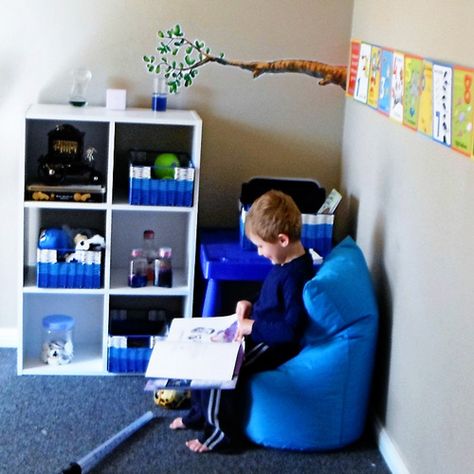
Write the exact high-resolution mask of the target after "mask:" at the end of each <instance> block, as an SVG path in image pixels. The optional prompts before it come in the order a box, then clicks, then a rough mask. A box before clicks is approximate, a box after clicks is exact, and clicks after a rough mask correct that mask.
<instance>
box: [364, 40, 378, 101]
mask: <svg viewBox="0 0 474 474" xmlns="http://www.w3.org/2000/svg"><path fill="white" fill-rule="evenodd" d="M381 56H382V49H381V48H378V47H377V46H372V52H371V54H370V73H369V92H368V95H367V104H368V105H370V106H371V107H374V108H377V104H378V100H379V85H380V59H381Z"/></svg>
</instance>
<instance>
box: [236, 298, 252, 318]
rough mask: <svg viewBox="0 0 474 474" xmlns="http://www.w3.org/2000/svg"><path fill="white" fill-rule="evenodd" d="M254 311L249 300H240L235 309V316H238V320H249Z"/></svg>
mask: <svg viewBox="0 0 474 474" xmlns="http://www.w3.org/2000/svg"><path fill="white" fill-rule="evenodd" d="M251 311H252V303H251V302H250V301H247V300H240V301H239V302H237V306H236V307H235V314H236V315H237V319H238V320H241V319H247V318H248V317H249V316H250V313H251Z"/></svg>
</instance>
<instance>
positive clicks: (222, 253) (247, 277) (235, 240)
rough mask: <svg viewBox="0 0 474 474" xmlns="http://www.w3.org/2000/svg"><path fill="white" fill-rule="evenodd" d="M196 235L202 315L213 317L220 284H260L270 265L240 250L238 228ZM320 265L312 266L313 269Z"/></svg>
mask: <svg viewBox="0 0 474 474" xmlns="http://www.w3.org/2000/svg"><path fill="white" fill-rule="evenodd" d="M200 236H201V246H200V260H201V267H202V274H203V276H204V279H205V280H207V288H206V292H205V295H204V304H203V308H202V316H204V317H205V316H216V315H217V314H218V313H219V311H220V309H221V288H220V286H221V285H220V283H221V281H263V280H264V279H265V277H266V276H267V274H268V272H269V271H270V269H271V268H272V263H271V262H270V260H268V259H266V258H265V257H261V256H260V255H258V253H257V250H256V249H255V250H248V249H243V248H242V246H241V244H240V237H239V230H238V229H235V230H234V229H214V230H203V231H201V234H200ZM320 266H321V265H320V264H317V263H315V265H314V268H315V270H316V271H317V270H318V269H319V267H320Z"/></svg>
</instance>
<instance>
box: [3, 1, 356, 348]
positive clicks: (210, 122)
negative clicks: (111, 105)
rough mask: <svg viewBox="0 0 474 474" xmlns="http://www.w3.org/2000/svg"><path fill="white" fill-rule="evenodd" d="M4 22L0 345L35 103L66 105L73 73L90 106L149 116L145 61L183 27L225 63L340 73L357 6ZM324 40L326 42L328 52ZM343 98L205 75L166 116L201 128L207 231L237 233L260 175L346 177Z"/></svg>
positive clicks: (333, 89)
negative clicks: (117, 105) (233, 229)
mask: <svg viewBox="0 0 474 474" xmlns="http://www.w3.org/2000/svg"><path fill="white" fill-rule="evenodd" d="M6 3H8V8H3V9H2V14H1V15H0V31H1V38H2V41H0V134H1V138H2V139H1V142H0V143H1V145H0V150H1V160H2V172H1V173H0V185H1V189H3V190H4V193H3V196H2V200H1V204H0V206H1V211H0V212H1V216H2V221H3V222H4V223H5V228H4V231H3V232H1V233H0V248H1V249H2V251H3V261H2V265H1V266H0V285H1V288H2V291H1V292H0V328H1V330H0V345H2V343H3V344H5V343H8V341H7V340H11V339H12V338H13V340H14V332H15V327H16V324H17V323H16V318H17V315H16V312H17V304H16V301H17V292H16V286H17V285H16V281H17V277H18V273H19V262H18V260H19V259H18V254H19V248H20V247H19V245H20V243H19V238H18V236H19V232H20V225H21V223H20V222H19V218H18V215H19V204H20V200H21V195H22V192H23V189H22V177H21V176H20V162H21V159H22V154H23V133H24V120H23V117H24V112H25V110H26V108H27V106H28V104H30V103H36V102H43V103H66V102H67V99H68V94H69V89H70V86H71V79H70V76H69V72H70V70H71V69H72V68H74V67H77V66H82V65H84V66H87V67H88V68H90V69H91V70H92V73H93V79H92V82H91V84H90V88H89V97H88V98H89V103H90V104H91V105H103V104H104V103H105V90H106V89H107V88H110V87H115V88H117V87H118V88H126V89H127V99H128V105H129V106H143V107H149V104H150V94H151V90H152V77H151V76H149V75H148V74H147V73H146V72H145V68H144V65H143V62H142V56H143V55H144V54H146V53H153V52H154V48H155V39H156V32H157V31H158V30H159V29H167V28H170V27H172V26H174V25H175V24H176V23H180V24H181V26H182V28H183V29H184V31H185V32H186V33H187V34H188V35H189V36H190V37H191V38H199V39H202V40H204V41H206V44H208V45H209V46H210V47H211V49H212V50H213V51H214V52H216V53H219V52H221V51H223V52H224V53H225V55H226V57H228V58H230V59H241V60H256V59H263V60H266V59H268V60H270V59H278V58H306V59H317V60H319V61H323V62H327V63H329V64H345V63H346V61H347V51H348V44H349V39H350V28H351V19H352V5H353V2H352V0H339V1H338V2H332V1H330V0H296V1H295V0H259V1H258V2H255V1H251V0H241V1H232V0H200V1H187V0H174V1H165V0H128V1H125V0H120V1H117V0H101V1H96V0H81V1H79V2H73V1H70V0H67V1H64V0H42V1H41V2H37V1H35V0H18V1H15V2H6ZM328 38H331V39H330V40H328ZM344 102H345V99H344V93H343V91H342V89H340V88H339V87H337V86H327V87H325V88H322V87H320V86H318V83H317V81H316V80H315V79H312V78H310V77H307V76H303V75H295V74H286V75H275V76H262V77H261V78H259V79H257V80H253V79H252V77H251V75H250V73H248V72H245V71H242V70H239V69H235V68H224V67H221V66H215V65H210V66H208V67H207V68H206V69H204V70H203V71H202V72H201V73H200V75H199V77H198V79H197V81H196V83H195V85H193V87H192V88H190V89H186V90H184V91H183V92H182V93H180V94H179V96H175V97H172V98H171V99H170V107H175V108H186V109H196V110H197V111H198V113H199V114H200V115H201V116H202V118H203V128H204V131H203V150H202V162H201V163H202V170H201V202H200V209H199V223H200V225H202V226H204V225H205V226H210V225H212V226H232V225H235V226H236V225H237V223H238V220H237V212H238V198H239V192H240V185H241V183H242V182H243V181H246V180H248V179H249V178H250V177H252V176H254V175H273V176H303V177H310V178H317V179H319V180H320V181H321V183H322V184H323V185H324V186H325V187H327V188H329V189H330V188H331V187H334V186H337V184H338V182H339V176H340V155H341V143H342V123H343V109H344Z"/></svg>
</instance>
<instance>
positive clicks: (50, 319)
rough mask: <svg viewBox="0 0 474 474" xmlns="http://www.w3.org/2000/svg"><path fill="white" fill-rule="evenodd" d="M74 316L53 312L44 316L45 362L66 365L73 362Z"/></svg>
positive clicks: (42, 357) (42, 353)
mask: <svg viewBox="0 0 474 474" xmlns="http://www.w3.org/2000/svg"><path fill="white" fill-rule="evenodd" d="M73 328H74V318H73V317H71V316H67V315H65V314H51V315H49V316H45V317H44V318H43V345H42V351H41V359H42V361H43V362H44V363H45V364H50V365H64V364H69V362H71V360H72V358H73V355H74V345H73V337H72V333H73Z"/></svg>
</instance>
